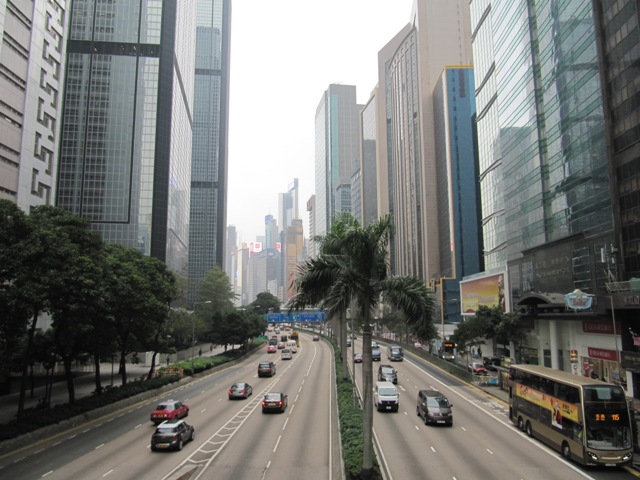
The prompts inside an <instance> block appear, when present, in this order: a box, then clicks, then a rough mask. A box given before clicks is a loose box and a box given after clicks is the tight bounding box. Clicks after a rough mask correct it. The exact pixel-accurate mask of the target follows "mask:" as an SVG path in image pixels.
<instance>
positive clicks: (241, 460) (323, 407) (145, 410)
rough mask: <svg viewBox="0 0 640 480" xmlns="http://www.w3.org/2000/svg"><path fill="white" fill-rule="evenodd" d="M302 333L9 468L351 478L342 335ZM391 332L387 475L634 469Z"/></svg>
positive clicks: (527, 477)
mask: <svg viewBox="0 0 640 480" xmlns="http://www.w3.org/2000/svg"><path fill="white" fill-rule="evenodd" d="M278 340H280V338H278ZM294 343H295V347H296V353H295V354H292V355H291V358H290V359H287V360H283V359H282V355H281V354H279V353H269V351H268V349H267V346H268V344H267V343H265V346H264V347H263V348H260V350H259V351H256V352H255V353H253V354H251V355H249V356H248V357H247V358H244V359H242V360H241V361H239V362H238V363H236V364H234V365H230V366H228V367H226V368H225V369H223V370H220V371H218V372H215V373H212V374H209V375H206V376H202V377H200V378H196V379H195V380H194V381H192V382H191V383H187V384H185V385H182V386H180V387H178V388H175V389H172V390H168V391H165V392H163V394H162V395H160V396H158V397H157V398H154V399H151V400H145V401H141V402H140V403H139V404H137V405H135V406H134V407H128V408H126V409H124V410H122V411H119V412H116V413H114V414H111V415H108V416H105V417H103V418H101V419H99V420H96V421H92V422H90V423H87V424H84V425H82V426H79V427H77V428H75V429H73V430H70V431H67V432H65V433H64V434H60V435H58V436H55V437H52V438H42V439H38V440H37V441H34V443H33V445H31V446H30V447H28V448H24V449H21V450H18V451H15V452H13V453H11V454H9V455H5V456H4V457H2V458H0V475H1V476H2V478H11V479H41V478H46V479H70V478H73V479H96V480H98V479H105V478H107V479H109V478H117V479H124V480H128V479H161V480H174V479H176V478H189V479H191V480H195V479H209V478H214V477H215V478H216V480H218V479H238V478H247V479H278V480H280V479H300V478H304V479H322V480H325V479H342V478H343V473H342V465H341V452H340V450H339V448H340V447H339V446H340V441H339V426H338V421H337V412H336V397H335V388H336V387H335V385H336V384H335V382H336V380H335V365H334V356H333V352H332V349H331V347H330V345H329V344H328V343H327V342H325V341H323V339H322V337H319V336H318V335H316V334H307V333H302V334H301V335H300V336H299V337H298V338H297V339H296V340H295V342H294ZM293 346H294V345H293V344H291V345H287V344H286V342H285V347H286V348H292V347H293ZM390 346H392V345H387V344H385V343H384V342H381V343H380V344H379V345H378V346H377V349H378V350H379V351H380V355H381V358H380V361H379V362H378V361H376V362H374V368H373V377H374V378H373V379H372V380H373V385H374V389H375V390H374V392H373V401H374V404H375V407H377V408H374V412H373V413H374V432H373V433H374V446H375V450H376V455H377V459H378V463H379V464H380V466H381V469H382V472H383V475H384V478H385V479H388V480H392V479H414V478H421V479H424V478H426V479H434V480H441V479H484V478H491V479H492V480H502V479H504V480H513V479H522V480H538V479H540V478H544V479H551V480H555V479H558V480H572V479H598V480H601V479H602V480H604V479H624V478H633V477H634V475H633V474H632V473H631V472H630V471H627V470H625V469H622V468H614V469H611V468H587V467H583V466H581V465H579V464H578V463H576V462H572V461H568V460H567V459H564V458H563V457H562V455H561V454H560V453H559V452H558V451H555V450H553V449H551V448H549V447H548V446H546V445H544V444H543V443H541V442H539V441H537V440H536V439H533V438H529V437H528V436H527V435H526V434H525V433H524V432H522V431H521V430H519V429H518V428H517V427H516V426H514V425H513V424H512V422H511V421H510V420H509V418H508V413H509V409H508V405H506V404H505V403H504V402H502V401H500V400H499V399H497V398H496V397H493V396H491V395H489V394H487V393H486V392H484V391H482V390H480V389H478V388H477V387H476V386H473V385H471V384H469V383H466V382H464V381H461V380H459V379H456V378H453V377H451V376H450V375H449V374H447V373H446V372H444V371H442V370H440V369H438V368H437V367H435V366H434V365H433V364H431V363H430V362H428V361H427V360H426V359H425V358H422V357H420V356H417V355H415V354H414V353H411V352H409V351H406V350H405V351H403V352H402V357H399V356H398V351H397V349H394V348H389V347H390ZM286 348H282V349H280V350H277V352H281V351H282V350H285V349H286ZM348 350H349V352H348V353H349V356H351V355H355V354H359V352H362V351H363V346H362V342H361V339H360V338H357V337H356V338H355V339H353V341H352V346H351V347H349V349H348ZM392 357H393V358H392ZM350 360H351V358H350ZM465 366H466V365H463V368H464V367H465ZM349 368H350V369H351V372H352V375H353V376H354V377H355V380H356V386H357V388H356V389H355V395H356V400H358V399H360V398H362V391H361V388H362V368H363V367H362V364H361V363H355V362H351V361H350V362H349ZM376 410H377V411H376Z"/></svg>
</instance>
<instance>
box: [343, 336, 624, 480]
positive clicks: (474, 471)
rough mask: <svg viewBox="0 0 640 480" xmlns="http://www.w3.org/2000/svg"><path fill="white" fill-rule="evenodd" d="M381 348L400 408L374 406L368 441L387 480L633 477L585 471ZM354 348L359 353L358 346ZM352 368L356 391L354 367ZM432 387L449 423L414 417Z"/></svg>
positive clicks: (492, 405)
mask: <svg viewBox="0 0 640 480" xmlns="http://www.w3.org/2000/svg"><path fill="white" fill-rule="evenodd" d="M384 347H385V346H384V345H382V348H381V352H382V360H381V362H374V363H373V370H374V382H375V381H376V380H377V370H378V366H379V364H389V365H392V366H393V367H395V368H396V369H397V370H398V389H399V391H400V409H399V411H398V412H397V413H393V412H377V411H375V409H374V412H373V415H374V421H373V425H374V442H375V443H376V444H377V449H378V453H379V458H380V461H381V463H382V466H383V468H384V469H385V470H386V473H387V478H389V479H414V478H420V479H433V480H446V479H451V480H454V479H457V480H461V479H491V480H502V479H504V480H539V479H545V480H553V479H557V480H573V479H576V480H577V479H581V480H584V479H614V478H615V479H624V478H634V476H633V475H632V474H631V473H628V472H626V471H625V470H623V469H615V470H606V469H586V468H583V467H581V466H579V465H576V464H575V463H571V462H567V461H565V460H564V459H563V458H562V457H561V456H560V454H559V452H554V451H552V450H551V449H549V448H548V447H546V446H544V445H543V444H541V443H540V442H539V441H537V440H535V439H531V438H529V437H527V436H526V435H525V434H524V433H522V432H520V431H519V430H518V429H517V428H515V427H514V426H513V425H512V424H511V422H510V421H509V419H508V406H507V405H505V404H503V403H502V402H500V401H499V400H497V399H495V398H493V397H491V396H490V395H488V394H487V393H485V392H483V391H481V390H479V389H477V388H475V387H474V386H472V385H469V384H467V383H464V382H461V381H459V380H457V379H455V378H452V377H451V376H449V375H447V374H446V373H444V372H442V371H441V370H439V369H438V368H436V367H434V366H433V365H432V364H430V363H428V362H426V361H425V360H424V359H422V358H420V357H417V356H415V355H412V354H405V359H404V361H402V362H390V361H389V360H388V358H387V355H386V351H385V348H384ZM354 348H355V351H359V352H361V351H362V344H361V342H360V341H356V342H355V347H354ZM349 366H350V368H353V367H354V366H355V372H356V380H357V384H358V386H359V389H360V390H361V389H362V365H361V364H355V365H353V364H352V363H351V362H349ZM421 389H436V390H439V391H441V392H442V393H444V394H445V395H446V396H447V397H448V398H449V400H450V402H451V403H453V412H454V413H453V426H452V427H446V426H427V425H425V424H424V423H423V421H422V419H421V418H420V417H418V416H417V415H416V403H417V397H418V391H419V390H421Z"/></svg>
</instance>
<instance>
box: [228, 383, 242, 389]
mask: <svg viewBox="0 0 640 480" xmlns="http://www.w3.org/2000/svg"><path fill="white" fill-rule="evenodd" d="M231 388H235V389H239V390H241V389H243V388H244V383H234V384H233V385H231Z"/></svg>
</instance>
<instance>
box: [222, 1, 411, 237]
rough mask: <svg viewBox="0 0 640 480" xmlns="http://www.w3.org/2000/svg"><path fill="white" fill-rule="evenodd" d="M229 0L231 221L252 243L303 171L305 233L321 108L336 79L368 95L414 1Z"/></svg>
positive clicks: (365, 97)
mask: <svg viewBox="0 0 640 480" xmlns="http://www.w3.org/2000/svg"><path fill="white" fill-rule="evenodd" d="M232 3H233V6H232V21H231V24H232V25H231V67H230V68H231V85H230V106H229V108H230V112H229V115H230V125H229V190H228V197H227V202H228V204H227V223H228V224H229V225H235V226H236V228H237V230H238V235H239V241H242V242H253V241H255V239H256V237H257V236H259V235H264V217H265V215H268V214H270V213H271V214H272V215H274V216H275V217H276V218H277V217H278V193H281V192H285V191H286V190H287V186H288V185H289V183H291V182H292V181H293V179H294V178H295V177H297V178H298V179H299V187H300V202H299V203H300V204H299V209H300V216H301V217H302V218H303V220H304V226H305V236H308V235H309V232H308V231H307V229H308V213H307V211H306V205H307V200H308V199H309V197H310V196H311V195H312V194H313V193H314V190H315V186H314V185H315V174H314V151H315V146H314V117H315V112H316V107H317V106H318V104H319V102H320V99H321V98H322V95H323V93H324V91H325V90H326V89H327V88H328V86H329V85H330V84H332V83H342V84H346V85H355V86H356V88H357V96H358V103H361V104H365V103H366V102H367V101H368V99H369V97H370V94H371V91H372V90H373V88H374V87H375V85H376V83H377V68H378V66H377V58H378V51H379V50H380V49H381V48H382V47H383V46H384V45H385V44H387V43H388V42H389V40H391V38H393V36H394V35H395V34H396V33H398V32H399V31H400V30H401V29H402V27H404V26H405V25H406V24H407V23H408V22H409V19H410V17H411V8H412V5H413V0H321V1H316V0H270V1H265V0H232ZM278 223H280V219H279V218H278Z"/></svg>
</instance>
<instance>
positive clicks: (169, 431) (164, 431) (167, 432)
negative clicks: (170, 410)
mask: <svg viewBox="0 0 640 480" xmlns="http://www.w3.org/2000/svg"><path fill="white" fill-rule="evenodd" d="M175 432H176V427H158V428H157V429H156V433H157V434H158V435H170V434H172V433H175Z"/></svg>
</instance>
